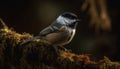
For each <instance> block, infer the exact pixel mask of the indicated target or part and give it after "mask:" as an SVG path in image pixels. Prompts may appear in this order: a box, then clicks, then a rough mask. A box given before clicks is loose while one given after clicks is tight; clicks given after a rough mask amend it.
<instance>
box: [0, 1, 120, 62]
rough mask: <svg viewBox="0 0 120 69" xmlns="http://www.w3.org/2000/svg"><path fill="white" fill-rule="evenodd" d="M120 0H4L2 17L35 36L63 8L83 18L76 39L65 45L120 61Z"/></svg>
mask: <svg viewBox="0 0 120 69" xmlns="http://www.w3.org/2000/svg"><path fill="white" fill-rule="evenodd" d="M118 3H119V2H118V0H97V1H96V0H1V2H0V18H2V19H3V20H4V22H5V23H6V24H7V25H8V26H9V27H11V28H13V29H14V30H15V31H17V32H18V33H23V32H27V33H30V34H33V35H34V36H35V35H37V34H39V32H40V31H41V30H42V29H43V28H45V27H46V26H48V25H50V24H51V23H52V22H53V21H54V20H55V19H56V18H57V17H58V16H59V14H61V13H63V12H73V13H75V14H76V15H78V17H79V18H80V19H81V20H82V21H81V22H80V23H79V25H78V26H77V33H76V35H75V38H74V39H73V41H72V42H71V43H70V44H68V45H66V46H65V47H66V48H68V49H71V50H72V52H74V53H77V54H88V55H90V56H92V59H93V60H97V59H101V58H102V57H103V56H107V57H109V58H110V59H111V60H118V61H120V54H119V53H120V23H119V22H120V21H119V19H118V18H119V10H118V9H119V4H118Z"/></svg>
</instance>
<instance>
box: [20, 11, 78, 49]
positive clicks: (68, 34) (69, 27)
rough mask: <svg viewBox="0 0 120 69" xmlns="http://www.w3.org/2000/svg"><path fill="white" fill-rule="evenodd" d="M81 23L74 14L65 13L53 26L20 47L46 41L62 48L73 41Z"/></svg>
mask: <svg viewBox="0 0 120 69" xmlns="http://www.w3.org/2000/svg"><path fill="white" fill-rule="evenodd" d="M79 21H80V20H79V19H78V17H77V15H75V14H74V13H71V12H65V13H63V14H61V15H60V16H58V17H57V19H56V20H55V21H54V22H53V23H52V24H51V25H49V26H48V27H46V28H45V29H43V30H42V31H41V32H40V34H39V35H38V36H35V37H33V38H31V39H28V40H26V41H25V42H23V43H21V44H20V45H24V44H27V43H29V42H31V41H33V40H35V39H44V40H46V41H48V42H49V43H50V44H51V45H53V46H61V47H62V46H63V45H66V44H68V43H70V42H71V40H72V39H73V37H74V35H75V31H76V26H77V23H78V22H79Z"/></svg>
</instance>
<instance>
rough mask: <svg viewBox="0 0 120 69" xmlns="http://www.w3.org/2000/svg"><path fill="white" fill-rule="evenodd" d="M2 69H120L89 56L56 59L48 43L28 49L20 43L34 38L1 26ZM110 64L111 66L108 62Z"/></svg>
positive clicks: (39, 42)
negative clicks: (111, 68) (113, 68)
mask: <svg viewBox="0 0 120 69" xmlns="http://www.w3.org/2000/svg"><path fill="white" fill-rule="evenodd" d="M0 25H1V26H3V27H2V28H0V69H6V68H10V69H103V68H102V67H104V68H105V69H109V68H108V67H115V68H116V67H120V64H119V63H117V62H111V61H110V60H109V59H107V60H106V58H105V59H103V60H101V61H100V62H94V61H91V60H90V58H89V57H88V56H87V55H77V54H74V53H71V52H65V51H62V50H60V56H57V55H56V53H55V51H54V50H53V48H52V47H51V45H49V44H48V43H47V42H46V41H45V40H41V39H40V40H36V41H33V42H31V43H29V44H27V45H24V46H19V44H20V43H22V42H24V41H25V40H27V39H30V38H31V37H32V36H31V35H30V34H28V33H23V34H19V33H17V32H15V31H13V30H11V29H9V28H8V27H7V26H6V25H5V26H6V27H4V24H3V23H0ZM108 60H109V62H107V61H108ZM105 64H106V65H107V67H106V66H105Z"/></svg>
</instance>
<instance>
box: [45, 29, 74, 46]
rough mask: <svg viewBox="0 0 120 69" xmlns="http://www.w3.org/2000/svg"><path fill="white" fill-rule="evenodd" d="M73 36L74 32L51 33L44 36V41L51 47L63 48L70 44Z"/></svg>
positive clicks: (66, 30) (69, 30) (68, 30)
mask: <svg viewBox="0 0 120 69" xmlns="http://www.w3.org/2000/svg"><path fill="white" fill-rule="evenodd" d="M74 35H75V30H71V29H65V30H62V31H58V32H53V33H51V34H48V35H47V36H46V40H47V41H49V42H50V43H51V44H52V45H58V46H63V45H65V44H68V43H70V42H71V40H72V39H73V37H74Z"/></svg>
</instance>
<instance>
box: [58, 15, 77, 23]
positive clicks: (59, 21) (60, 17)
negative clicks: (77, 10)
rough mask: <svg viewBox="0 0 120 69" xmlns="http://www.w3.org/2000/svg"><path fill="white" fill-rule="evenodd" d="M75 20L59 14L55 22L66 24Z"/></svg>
mask: <svg viewBox="0 0 120 69" xmlns="http://www.w3.org/2000/svg"><path fill="white" fill-rule="evenodd" d="M75 21H76V20H75V19H74V20H72V19H69V18H64V17H62V16H59V17H58V18H57V22H58V23H60V24H63V25H66V24H71V23H73V22H75Z"/></svg>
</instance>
